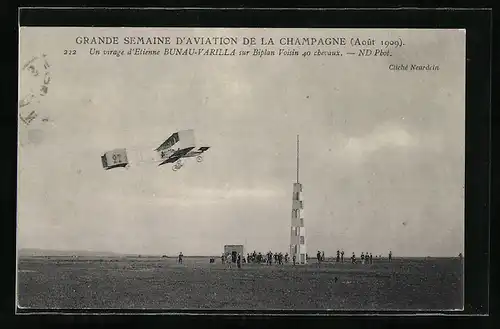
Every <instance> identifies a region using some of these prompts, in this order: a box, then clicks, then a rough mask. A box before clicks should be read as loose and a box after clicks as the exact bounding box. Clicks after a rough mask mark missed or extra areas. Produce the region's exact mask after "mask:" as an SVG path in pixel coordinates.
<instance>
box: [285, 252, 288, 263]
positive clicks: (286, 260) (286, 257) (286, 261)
mask: <svg viewBox="0 0 500 329" xmlns="http://www.w3.org/2000/svg"><path fill="white" fill-rule="evenodd" d="M285 264H288V253H286V254H285Z"/></svg>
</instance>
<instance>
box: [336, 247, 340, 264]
mask: <svg viewBox="0 0 500 329" xmlns="http://www.w3.org/2000/svg"><path fill="white" fill-rule="evenodd" d="M338 262H340V250H337V263H338Z"/></svg>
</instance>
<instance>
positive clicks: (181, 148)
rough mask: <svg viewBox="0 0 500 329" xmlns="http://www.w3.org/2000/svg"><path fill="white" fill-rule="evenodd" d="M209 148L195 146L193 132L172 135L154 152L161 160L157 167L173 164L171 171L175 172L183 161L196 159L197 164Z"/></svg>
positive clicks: (187, 131) (189, 130) (190, 130)
mask: <svg viewBox="0 0 500 329" xmlns="http://www.w3.org/2000/svg"><path fill="white" fill-rule="evenodd" d="M209 148H210V147H209V146H196V143H195V139H194V131H193V130H192V129H188V130H181V131H178V132H176V133H173V134H172V135H170V137H169V138H168V139H167V140H166V141H165V142H163V143H162V144H161V145H160V146H158V147H157V148H156V149H155V151H156V152H158V153H159V155H160V158H161V162H160V164H159V165H158V166H162V165H164V164H167V163H173V164H174V165H173V166H172V170H173V171H177V170H179V169H180V168H182V166H183V165H184V162H183V159H186V158H196V161H197V162H202V161H203V153H205V152H206V151H207V150H208V149H209Z"/></svg>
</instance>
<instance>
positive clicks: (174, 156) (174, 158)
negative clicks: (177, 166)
mask: <svg viewBox="0 0 500 329" xmlns="http://www.w3.org/2000/svg"><path fill="white" fill-rule="evenodd" d="M192 149H194V147H186V148H184V149H182V150H177V151H175V152H174V154H172V155H171V156H169V157H168V159H166V160H165V161H163V162H162V163H160V164H159V165H158V166H161V165H164V164H165V163H173V162H176V161H177V160H179V159H180V158H182V157H184V156H185V155H186V154H188V153H189V152H190V151H191V150H192Z"/></svg>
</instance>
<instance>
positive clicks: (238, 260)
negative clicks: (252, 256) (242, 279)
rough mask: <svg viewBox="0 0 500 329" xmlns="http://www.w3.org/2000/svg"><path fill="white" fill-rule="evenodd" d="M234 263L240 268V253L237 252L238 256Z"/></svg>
mask: <svg viewBox="0 0 500 329" xmlns="http://www.w3.org/2000/svg"><path fill="white" fill-rule="evenodd" d="M236 264H237V265H238V268H241V254H238V258H237V260H236Z"/></svg>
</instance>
